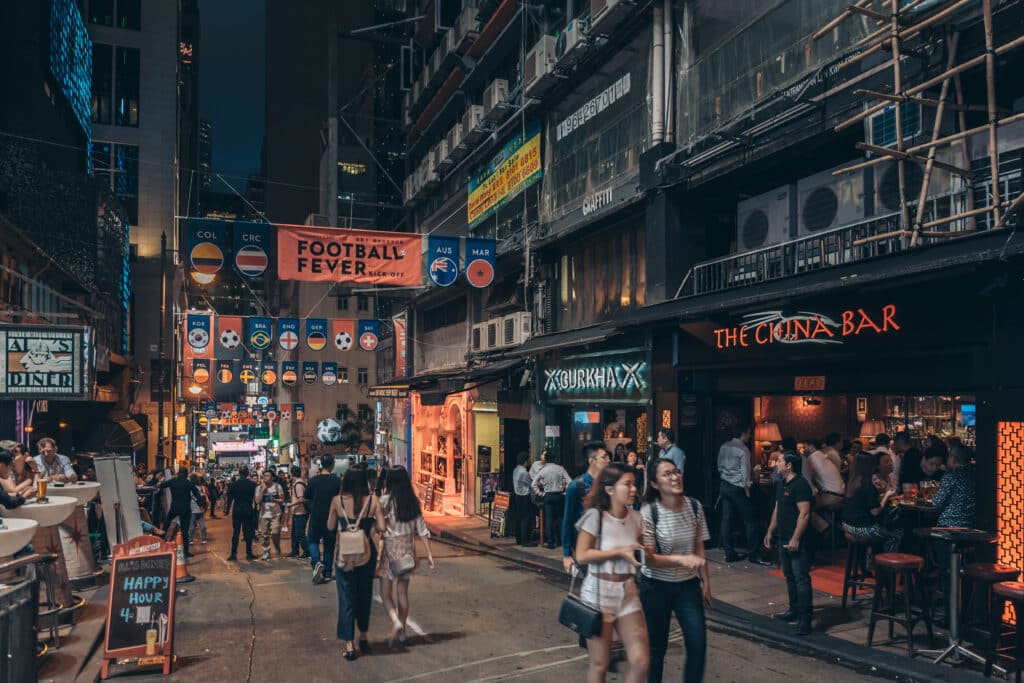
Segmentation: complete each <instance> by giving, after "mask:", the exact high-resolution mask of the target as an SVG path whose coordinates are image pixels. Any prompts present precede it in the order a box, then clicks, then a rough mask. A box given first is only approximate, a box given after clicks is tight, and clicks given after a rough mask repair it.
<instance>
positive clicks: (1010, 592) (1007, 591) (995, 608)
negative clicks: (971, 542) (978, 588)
mask: <svg viewBox="0 0 1024 683" xmlns="http://www.w3.org/2000/svg"><path fill="white" fill-rule="evenodd" d="M1007 602H1009V603H1010V604H1012V605H1013V611H1014V612H1015V613H1016V617H1017V624H1016V625H1015V628H1014V629H1013V633H1014V647H1013V655H1012V656H1011V655H1004V654H1003V653H1002V652H1001V651H1000V650H999V640H1000V635H1001V631H1002V629H1003V609H1004V608H1005V607H1006V603H1007ZM1022 618H1024V583H1020V582H1019V581H1001V582H999V583H997V584H995V585H993V586H992V611H991V612H990V613H989V623H988V628H989V633H990V634H991V637H990V638H989V646H988V656H987V657H985V677H986V678H989V677H991V676H992V668H993V665H994V664H995V661H996V659H1004V660H1006V661H1007V662H1008V663H1009V664H1010V665H1012V666H1013V670H1014V671H1016V681H1017V683H1021V680H1020V678H1021V670H1022V669H1024V630H1022V629H1021V627H1020V620H1021V619H1022ZM1009 672H1010V670H1009V669H1007V673H1009Z"/></svg>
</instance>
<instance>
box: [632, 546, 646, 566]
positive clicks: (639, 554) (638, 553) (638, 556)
mask: <svg viewBox="0 0 1024 683" xmlns="http://www.w3.org/2000/svg"><path fill="white" fill-rule="evenodd" d="M633 559H635V560H636V561H637V562H639V563H640V564H647V562H646V561H645V557H644V549H643V548H637V549H636V550H634V551H633Z"/></svg>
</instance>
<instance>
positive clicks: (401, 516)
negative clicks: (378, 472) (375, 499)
mask: <svg viewBox="0 0 1024 683" xmlns="http://www.w3.org/2000/svg"><path fill="white" fill-rule="evenodd" d="M386 475H387V477H386V478H387V481H386V482H385V483H384V489H385V490H386V491H387V492H388V494H389V495H390V496H391V503H392V504H393V505H394V506H395V518H396V519H397V520H398V521H399V522H411V521H413V520H414V519H416V518H417V517H419V516H420V515H421V514H423V513H422V512H421V510H420V501H419V499H418V498H417V497H416V493H415V492H414V491H413V490H412V482H411V481H409V473H408V472H406V471H405V468H404V467H402V466H401V465H399V466H397V467H392V468H391V469H389V470H388V471H387V472H386Z"/></svg>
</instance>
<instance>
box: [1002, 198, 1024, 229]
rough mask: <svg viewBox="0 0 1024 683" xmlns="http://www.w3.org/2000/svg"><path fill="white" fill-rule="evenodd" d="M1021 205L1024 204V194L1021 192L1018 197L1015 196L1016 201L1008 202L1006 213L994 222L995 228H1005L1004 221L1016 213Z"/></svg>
mask: <svg viewBox="0 0 1024 683" xmlns="http://www.w3.org/2000/svg"><path fill="white" fill-rule="evenodd" d="M1021 204H1024V192H1021V193H1020V194H1019V195H1017V197H1016V199H1014V200H1013V201H1012V202H1010V205H1009V206H1008V207H1006V211H1005V212H1004V213H1003V215H1002V217H1001V218H999V220H997V221H996V227H997V228H1005V227H1006V221H1007V220H1008V219H1009V217H1010V216H1012V215H1013V214H1015V213H1017V211H1018V210H1019V209H1020V206H1021ZM996 215H998V214H996Z"/></svg>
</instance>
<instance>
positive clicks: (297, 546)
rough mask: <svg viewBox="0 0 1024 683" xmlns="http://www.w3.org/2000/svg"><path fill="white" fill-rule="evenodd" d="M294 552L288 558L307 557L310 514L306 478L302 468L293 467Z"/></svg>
mask: <svg viewBox="0 0 1024 683" xmlns="http://www.w3.org/2000/svg"><path fill="white" fill-rule="evenodd" d="M291 507H292V551H291V552H290V553H288V557H298V558H303V557H305V556H306V523H307V522H308V521H309V512H308V510H307V508H306V478H305V477H303V476H302V468H301V467H299V466H298V465H295V466H293V467H292V503H291Z"/></svg>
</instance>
